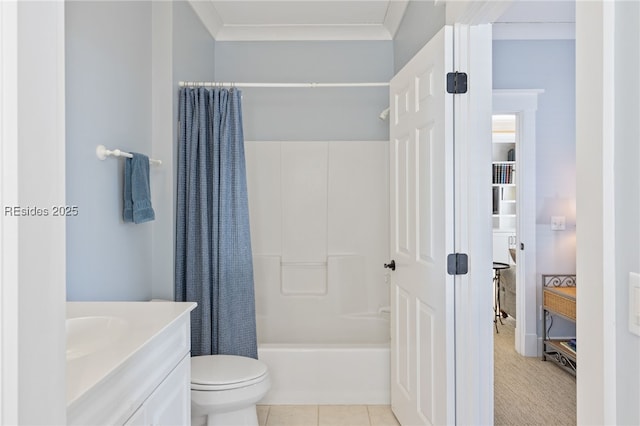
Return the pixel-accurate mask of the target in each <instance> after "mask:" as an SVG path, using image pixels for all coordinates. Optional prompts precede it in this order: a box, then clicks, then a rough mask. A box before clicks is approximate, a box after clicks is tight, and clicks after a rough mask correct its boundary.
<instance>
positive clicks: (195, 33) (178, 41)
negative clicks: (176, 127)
mask: <svg viewBox="0 0 640 426" xmlns="http://www.w3.org/2000/svg"><path fill="white" fill-rule="evenodd" d="M214 58H215V42H214V40H213V38H212V37H211V35H210V34H209V32H208V31H207V30H206V28H205V27H204V25H202V22H200V19H199V18H198V16H197V15H196V14H195V12H194V11H193V9H192V8H191V6H190V5H189V3H188V2H186V1H177V2H174V3H173V80H174V82H175V88H176V92H177V91H178V82H179V81H213V80H214ZM176 105H177V103H176ZM176 119H177V114H176Z"/></svg>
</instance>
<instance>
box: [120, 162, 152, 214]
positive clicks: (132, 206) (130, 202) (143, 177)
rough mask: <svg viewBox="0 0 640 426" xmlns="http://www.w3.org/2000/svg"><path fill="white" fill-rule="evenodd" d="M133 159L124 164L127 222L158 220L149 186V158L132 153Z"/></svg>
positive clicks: (124, 211)
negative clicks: (152, 204)
mask: <svg viewBox="0 0 640 426" xmlns="http://www.w3.org/2000/svg"><path fill="white" fill-rule="evenodd" d="M132 154H133V158H127V159H126V160H125V163H124V210H123V212H122V218H123V219H124V221H125V222H134V223H144V222H149V221H151V220H154V219H155V218H156V215H155V212H154V211H153V207H152V206H151V188H150V186H149V157H147V156H146V155H144V154H138V153H136V152H132Z"/></svg>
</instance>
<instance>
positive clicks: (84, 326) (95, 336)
mask: <svg viewBox="0 0 640 426" xmlns="http://www.w3.org/2000/svg"><path fill="white" fill-rule="evenodd" d="M127 324H128V323H127V321H125V320H124V319H122V318H118V317H110V316H90V317H78V318H69V319H67V324H66V326H67V360H72V359H76V358H81V357H83V356H87V355H90V354H92V353H94V352H96V351H98V350H100V349H103V348H105V347H107V346H109V345H111V344H112V343H113V342H115V341H116V340H118V339H120V338H121V337H122V336H123V335H124V333H125V331H126V330H127Z"/></svg>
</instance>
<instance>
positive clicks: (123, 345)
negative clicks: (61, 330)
mask: <svg viewBox="0 0 640 426" xmlns="http://www.w3.org/2000/svg"><path fill="white" fill-rule="evenodd" d="M195 307H196V304H195V303H193V302H158V303H154V302H67V373H66V377H67V390H66V401H67V407H69V406H71V405H72V404H73V403H74V402H76V401H77V400H78V399H79V398H80V397H81V396H82V395H84V394H85V393H86V392H87V391H89V390H90V389H92V388H93V387H94V386H96V385H97V384H99V383H101V382H102V381H104V380H105V379H106V378H107V377H109V376H110V375H112V374H113V373H114V372H115V371H117V370H118V369H119V367H120V366H122V365H123V364H124V363H125V362H126V361H127V360H128V359H130V358H131V357H132V356H133V355H134V354H136V353H137V352H138V351H139V350H140V349H141V348H143V347H144V346H145V344H147V343H148V342H150V341H151V340H152V339H153V338H154V337H155V336H157V335H158V334H160V333H161V332H162V331H163V330H165V329H166V328H167V327H169V326H171V325H172V324H173V323H175V322H176V321H178V320H179V319H181V318H182V317H183V316H184V315H189V312H191V311H192V310H193V309H194V308H195Z"/></svg>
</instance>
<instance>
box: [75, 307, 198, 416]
mask: <svg viewBox="0 0 640 426" xmlns="http://www.w3.org/2000/svg"><path fill="white" fill-rule="evenodd" d="M195 307H196V304H195V303H191V302H163V303H152V302H67V372H66V378H67V389H66V400H67V424H69V425H74V424H77V425H81V424H84V425H86V424H95V425H99V424H104V425H107V424H108V425H123V424H139V423H142V424H151V423H154V424H155V423H156V422H151V420H152V419H160V420H162V419H165V420H171V421H169V423H172V424H179V423H180V421H181V420H184V419H185V418H186V420H187V423H185V424H188V421H189V419H188V416H189V413H190V411H189V406H190V402H189V401H190V400H189V382H190V380H189V371H190V369H189V351H190V345H191V339H190V319H189V317H190V315H189V313H190V312H191V311H192V310H193V309H194V308H195ZM161 423H163V424H164V422H162V421H161Z"/></svg>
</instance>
